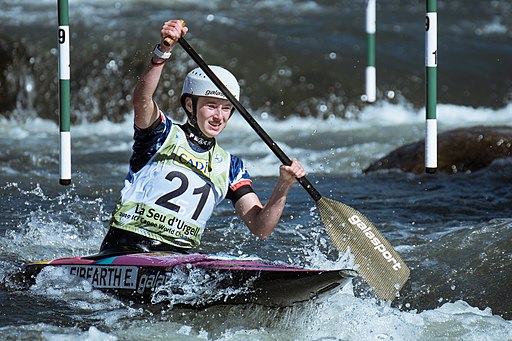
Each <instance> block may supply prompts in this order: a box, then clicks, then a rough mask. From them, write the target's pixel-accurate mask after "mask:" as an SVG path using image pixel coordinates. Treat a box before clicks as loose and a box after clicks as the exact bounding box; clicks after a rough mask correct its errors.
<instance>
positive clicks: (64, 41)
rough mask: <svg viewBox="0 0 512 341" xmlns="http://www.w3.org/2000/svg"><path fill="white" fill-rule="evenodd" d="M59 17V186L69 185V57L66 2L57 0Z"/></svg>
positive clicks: (65, 0)
mask: <svg viewBox="0 0 512 341" xmlns="http://www.w3.org/2000/svg"><path fill="white" fill-rule="evenodd" d="M58 16H59V30H58V39H59V112H60V157H59V168H60V180H59V183H60V184H61V185H69V184H70V183H71V133H70V113H69V111H70V84H69V83H70V73H71V72H70V55H69V18H68V16H69V10H68V0H58Z"/></svg>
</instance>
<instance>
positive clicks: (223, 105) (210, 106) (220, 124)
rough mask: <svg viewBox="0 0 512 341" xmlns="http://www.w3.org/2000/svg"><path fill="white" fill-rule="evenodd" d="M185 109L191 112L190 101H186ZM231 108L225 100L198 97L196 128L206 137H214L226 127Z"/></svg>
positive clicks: (188, 99)
mask: <svg viewBox="0 0 512 341" xmlns="http://www.w3.org/2000/svg"><path fill="white" fill-rule="evenodd" d="M186 105H187V109H189V110H190V112H192V99H191V98H190V97H189V98H187V100H186ZM232 108H233V106H232V105H231V103H230V102H229V101H228V100H226V99H221V98H214V97H202V96H200V97H198V100H197V126H198V127H199V129H200V130H201V132H202V133H203V134H204V135H206V136H207V137H216V136H217V135H219V134H220V133H221V132H222V130H224V128H225V127H226V124H227V123H228V120H229V117H230V116H231V110H232Z"/></svg>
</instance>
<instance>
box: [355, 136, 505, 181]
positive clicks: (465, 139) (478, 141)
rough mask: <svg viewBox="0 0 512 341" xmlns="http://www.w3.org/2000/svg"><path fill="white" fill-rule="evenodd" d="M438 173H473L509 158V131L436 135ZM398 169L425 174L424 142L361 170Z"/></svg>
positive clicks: (396, 151) (403, 149) (400, 150)
mask: <svg viewBox="0 0 512 341" xmlns="http://www.w3.org/2000/svg"><path fill="white" fill-rule="evenodd" d="M437 142H438V143H437V144H438V147H437V156H438V160H437V171H438V172H445V173H460V172H474V171H476V170H479V169H482V168H485V167H487V166H489V165H490V164H491V162H493V161H494V160H496V159H502V158H507V157H511V156H512V127H508V126H475V127H470V128H460V129H455V130H450V131H447V132H444V133H442V134H439V136H438V138H437ZM379 169H400V170H402V171H403V172H412V173H416V174H420V173H424V172H425V140H422V141H418V142H414V143H411V144H407V145H405V146H402V147H400V148H398V149H395V150H394V151H392V152H391V153H389V154H388V155H386V156H385V157H383V158H381V159H380V160H378V161H376V162H374V163H372V164H371V165H370V166H368V168H366V169H364V170H363V172H364V173H368V172H373V171H376V170H379Z"/></svg>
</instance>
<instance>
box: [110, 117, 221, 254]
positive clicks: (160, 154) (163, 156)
mask: <svg viewBox="0 0 512 341" xmlns="http://www.w3.org/2000/svg"><path fill="white" fill-rule="evenodd" d="M230 159H231V157H230V154H229V153H228V152H226V151H224V150H223V149H222V148H220V147H219V146H217V144H215V145H214V146H213V147H212V148H211V149H210V150H209V151H205V152H196V151H194V150H193V149H192V148H191V147H190V146H189V144H188V142H187V138H186V136H185V134H184V132H183V130H182V129H181V128H180V127H179V126H177V125H175V124H173V125H171V131H170V132H169V135H168V136H167V138H166V140H165V142H164V143H163V145H162V146H161V147H160V148H159V149H158V151H157V152H156V154H155V155H153V157H152V158H151V159H150V160H149V162H148V163H147V164H146V165H145V166H144V167H142V169H140V170H139V171H138V172H137V173H135V174H133V176H132V177H131V179H129V180H125V186H124V188H123V189H122V191H121V199H120V200H119V202H118V203H117V205H116V208H115V210H114V213H113V215H112V220H111V223H110V226H111V227H114V228H119V229H122V230H127V231H130V232H133V233H137V234H140V235H143V236H145V237H147V238H151V239H156V240H159V241H161V242H163V243H167V244H170V245H173V246H176V247H180V248H191V247H194V246H198V245H199V243H200V240H201V236H202V234H203V231H204V229H205V226H206V222H207V221H208V219H209V218H210V216H211V214H212V212H213V210H214V208H215V207H216V206H217V205H218V204H219V203H220V202H221V201H222V200H223V199H224V198H225V197H226V194H227V191H228V186H229V167H230Z"/></svg>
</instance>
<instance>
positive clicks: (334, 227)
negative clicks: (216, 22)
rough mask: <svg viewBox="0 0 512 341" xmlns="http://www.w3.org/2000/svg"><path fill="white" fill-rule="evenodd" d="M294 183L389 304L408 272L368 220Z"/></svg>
mask: <svg viewBox="0 0 512 341" xmlns="http://www.w3.org/2000/svg"><path fill="white" fill-rule="evenodd" d="M167 39H170V38H167ZM169 43H170V42H169ZM178 43H179V44H180V45H181V47H182V48H183V49H184V50H185V51H186V52H187V53H188V54H189V55H190V57H191V58H192V59H193V60H194V61H195V62H196V63H197V64H198V65H199V67H200V68H201V69H202V70H203V71H204V73H205V74H206V75H207V76H208V77H209V78H210V79H211V81H212V82H213V83H214V84H215V85H216V86H217V87H218V88H219V90H220V91H222V93H223V94H224V95H225V96H226V98H227V99H228V100H229V101H230V102H231V104H233V106H234V107H235V108H236V110H238V112H239V113H240V114H241V115H242V116H243V118H244V119H245V120H246V121H247V122H248V123H249V125H250V126H251V127H252V128H253V129H254V131H255V132H256V133H257V134H258V135H259V136H260V137H261V139H262V140H263V141H264V142H265V143H266V144H267V145H268V147H269V148H270V149H271V150H272V152H274V154H275V155H276V156H277V157H278V158H279V160H280V161H281V162H282V163H283V164H285V165H290V164H291V163H292V162H291V160H290V158H289V157H288V156H287V155H286V154H285V153H284V152H283V151H282V150H281V148H279V146H278V145H277V144H276V143H275V142H274V141H273V140H272V139H271V138H270V136H269V135H268V134H267V133H266V132H265V131H264V130H263V128H261V126H260V125H259V124H258V123H257V122H256V121H255V120H254V118H253V117H252V116H251V114H249V112H247V110H246V109H245V108H244V107H243V106H242V104H240V102H239V101H238V100H237V99H236V98H235V97H234V96H233V95H232V94H231V92H230V91H229V90H228V89H227V87H226V86H225V85H224V84H223V83H222V82H221V81H220V80H219V78H218V77H217V76H216V75H215V73H213V71H212V70H211V69H210V68H209V66H208V65H207V64H206V63H205V62H204V60H203V59H202V58H201V57H200V56H199V54H198V53H197V52H196V51H195V50H194V49H193V48H192V47H191V46H190V45H189V43H188V42H187V41H186V40H185V39H184V38H183V37H181V38H179V39H178ZM297 181H298V182H299V183H300V184H301V185H302V187H304V189H305V190H306V191H307V192H308V193H309V195H311V197H312V198H313V199H314V200H315V202H316V205H317V207H318V209H319V211H320V218H321V220H322V223H323V224H324V227H325V228H326V230H327V233H328V235H329V237H330V238H331V240H332V242H333V244H334V246H335V247H336V249H337V250H338V251H340V252H342V253H345V252H346V251H347V250H348V249H350V252H351V253H352V254H353V255H354V259H355V263H356V264H358V265H359V268H358V269H357V272H358V273H359V275H360V276H361V277H362V278H363V279H364V280H365V281H366V282H367V283H368V285H369V286H370V287H371V288H372V289H373V290H374V291H375V293H376V294H377V295H378V296H379V297H380V298H381V299H383V300H386V301H392V300H393V299H394V298H396V297H397V295H398V292H399V290H400V289H401V288H402V286H403V285H404V284H405V282H406V281H407V279H408V278H409V268H407V265H406V264H405V262H404V261H403V260H402V258H400V256H399V255H398V253H397V252H396V251H395V250H394V249H393V247H392V246H391V244H390V243H389V242H388V241H387V240H386V238H384V236H383V235H382V234H381V233H380V232H379V231H378V230H377V228H375V226H374V225H373V224H372V223H371V222H370V220H369V219H368V218H366V217H365V216H364V215H362V214H361V213H359V212H358V211H356V210H355V209H353V208H352V207H350V206H348V205H345V204H343V203H341V202H337V201H335V200H332V199H327V198H324V197H322V195H321V194H320V193H319V192H318V191H317V190H316V189H315V188H314V187H313V185H312V184H311V183H310V182H309V181H308V180H307V179H306V177H302V178H299V179H297Z"/></svg>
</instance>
